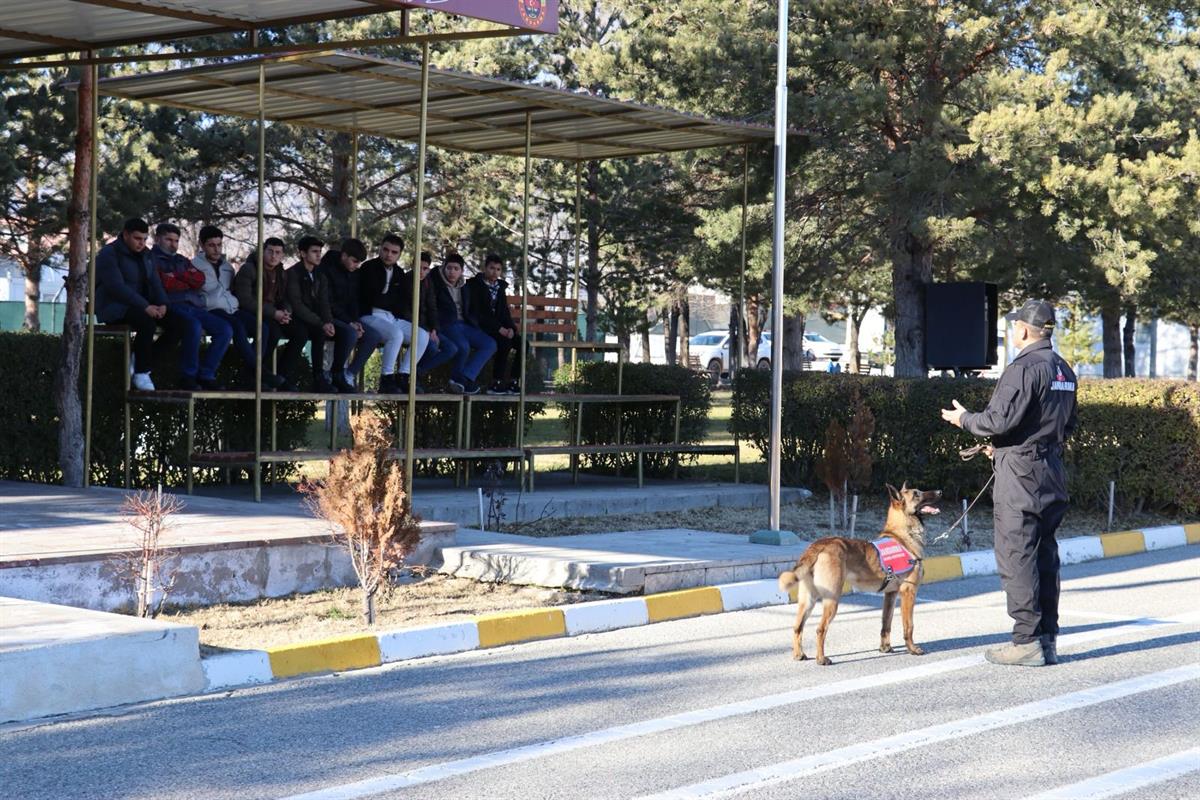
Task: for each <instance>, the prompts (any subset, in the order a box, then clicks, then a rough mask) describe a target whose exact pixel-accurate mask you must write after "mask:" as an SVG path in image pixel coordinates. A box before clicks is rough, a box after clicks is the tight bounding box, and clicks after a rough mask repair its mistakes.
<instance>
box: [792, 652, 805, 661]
mask: <svg viewBox="0 0 1200 800" xmlns="http://www.w3.org/2000/svg"><path fill="white" fill-rule="evenodd" d="M792 661H808V656H806V655H804V653H799V654H794V655H793V656H792Z"/></svg>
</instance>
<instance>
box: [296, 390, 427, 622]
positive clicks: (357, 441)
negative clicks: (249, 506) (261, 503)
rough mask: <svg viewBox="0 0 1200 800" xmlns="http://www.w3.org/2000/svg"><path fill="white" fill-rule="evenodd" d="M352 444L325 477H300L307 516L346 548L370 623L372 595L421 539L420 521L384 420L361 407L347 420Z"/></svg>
mask: <svg viewBox="0 0 1200 800" xmlns="http://www.w3.org/2000/svg"><path fill="white" fill-rule="evenodd" d="M350 430H351V432H352V433H353V435H354V447H353V448H352V449H350V450H346V451H344V452H341V453H339V454H338V455H336V456H334V458H333V459H332V460H330V462H329V477H327V478H325V479H324V480H320V481H309V480H308V479H305V480H303V481H302V482H301V484H300V487H299V489H300V491H301V492H303V493H304V494H305V500H306V502H307V504H308V507H309V510H310V511H311V512H312V514H313V515H314V516H316V517H318V518H320V519H324V520H326V521H327V522H329V524H330V527H331V528H332V529H333V534H334V538H335V540H336V541H338V542H339V543H340V544H342V545H343V546H344V547H345V548H346V552H347V553H349V555H350V561H351V563H352V564H353V566H354V573H355V575H357V576H358V585H359V588H360V589H361V591H362V614H363V619H364V620H365V621H366V623H367V624H368V625H374V624H375V596H376V594H377V593H378V592H379V590H380V588H382V587H384V586H386V585H388V575H389V574H390V573H391V572H392V571H393V570H395V569H397V568H399V567H401V566H402V565H403V564H404V561H405V559H406V558H408V556H409V554H411V553H412V551H413V550H414V549H415V548H416V546H417V544H418V543H419V542H420V540H421V526H420V521H419V520H418V519H417V518H416V517H415V516H413V513H412V499H411V498H410V497H409V496H408V494H407V493H406V492H405V491H404V470H403V469H401V467H400V465H399V464H398V463H396V461H395V460H393V459H391V458H390V454H389V450H390V448H391V446H392V437H391V433H390V432H389V430H388V424H387V422H386V421H385V420H384V419H383V418H382V417H381V416H379V415H378V414H376V413H375V412H374V411H371V410H367V411H363V412H362V413H360V414H356V415H354V416H353V417H351V418H350Z"/></svg>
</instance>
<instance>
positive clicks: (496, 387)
mask: <svg viewBox="0 0 1200 800" xmlns="http://www.w3.org/2000/svg"><path fill="white" fill-rule="evenodd" d="M487 393H488V394H508V393H509V391H508V384H506V383H504V382H503V381H493V382H492V385H491V386H489V387H488V388H487Z"/></svg>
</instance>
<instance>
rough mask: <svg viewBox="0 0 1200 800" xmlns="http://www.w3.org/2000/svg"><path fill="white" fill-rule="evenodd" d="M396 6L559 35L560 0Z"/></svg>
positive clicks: (434, 0) (458, 0)
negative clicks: (484, 20) (424, 9)
mask: <svg viewBox="0 0 1200 800" xmlns="http://www.w3.org/2000/svg"><path fill="white" fill-rule="evenodd" d="M397 4H398V5H401V6H409V7H411V8H427V9H429V10H431V11H441V12H442V13H444V14H460V15H462V16H464V17H474V18H475V19H486V20H488V21H490V22H500V23H503V24H505V25H515V26H516V27H518V28H527V29H529V30H537V31H541V32H542V33H558V0H397Z"/></svg>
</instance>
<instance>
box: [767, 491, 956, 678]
mask: <svg viewBox="0 0 1200 800" xmlns="http://www.w3.org/2000/svg"><path fill="white" fill-rule="evenodd" d="M887 490H888V496H889V497H890V499H891V503H890V504H889V506H888V515H887V522H886V523H885V524H884V526H883V531H882V533H881V534H880V536H882V537H891V538H892V539H894V540H895V541H896V542H898V543H899V544H900V545H901V546H903V547H904V549H905V550H907V551H908V552H909V554H911V556H912V558H911V560H912V561H913V562H915V563H914V565H913V567H912V569H911V570H909V571H907V572H904V573H903V574H899V573H893V572H892V571H890V570H888V569H885V566H884V563H883V561H882V560H881V559H880V556H879V551H878V550H877V549H876V548H875V545H873V544H872V543H871V542H867V541H862V540H860V539H846V538H844V537H841V536H829V537H826V538H824V539H818V540H817V541H815V542H813V543H812V544H810V545H809V546H808V549H807V550H805V551H804V554H803V555H802V556H800V560H799V561H797V562H796V566H795V567H793V568H792V569H790V570H785V571H784V572H783V573H781V574H780V576H779V588H780V589H781V590H783V591H785V592H786V591H789V590H790V589H791V588H792V587H793V586H795V585H796V584H799V589H798V590H797V600H798V601H799V604H800V605H799V608H798V609H797V610H796V627H795V628H793V629H792V658H794V659H796V660H797V661H804V660H805V659H807V658H808V656H806V655H805V654H804V647H803V645H802V644H801V642H800V639H801V637H802V636H803V634H804V623H805V622H806V621H807V620H808V615H809V613H810V612H811V611H812V610H813V606H815V605H816V604H817V601H818V600H820V601H821V604H822V611H821V624H820V625H819V626H818V627H817V663H818V664H820V665H821V666H828V665H830V664H832V663H833V662H832V661H830V660H829V659H828V658H827V657H826V656H825V634H826V633H828V632H829V625H830V624H831V623H832V622H833V617H834V615H836V614H837V609H838V601H839V600H841V597H842V588H843V586H844V585H845V583H846V582H847V581H849V583H850V585H851V586H853V587H854V588H855V589H860V590H865V591H869V592H883V629H882V631H881V632H880V639H879V650H880V652H882V653H890V652H892V610H893V608H894V607H895V604H896V595H897V594H899V595H900V616H901V619H902V620H903V622H904V646H905V647H907V648H908V652H910V653H912V654H913V655H914V656H919V655H924V653H925V651H924V650H922V649H921V648H920V647H918V646H917V645H916V644H915V643H914V642H913V606H914V605H916V602H917V587H918V586H920V584H921V576H922V572H923V570H922V564H921V559H923V558H924V557H925V526H924V525H923V524H922V523H921V517H922V516H924V515H926V514H937V513H938V509H937V507H936V506H935V505H933V504H934V503H936V502H938V501H939V500H940V499H941V497H942V493H941V492H939V491H929V492H927V491H922V490H920V489H909V488H908V484H907V483H905V484H904V485H903V486H902V487H900V488H899V489H897V488H896V487H895V486H892V485H891V484H888V485H887ZM889 544H890V543H889Z"/></svg>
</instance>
